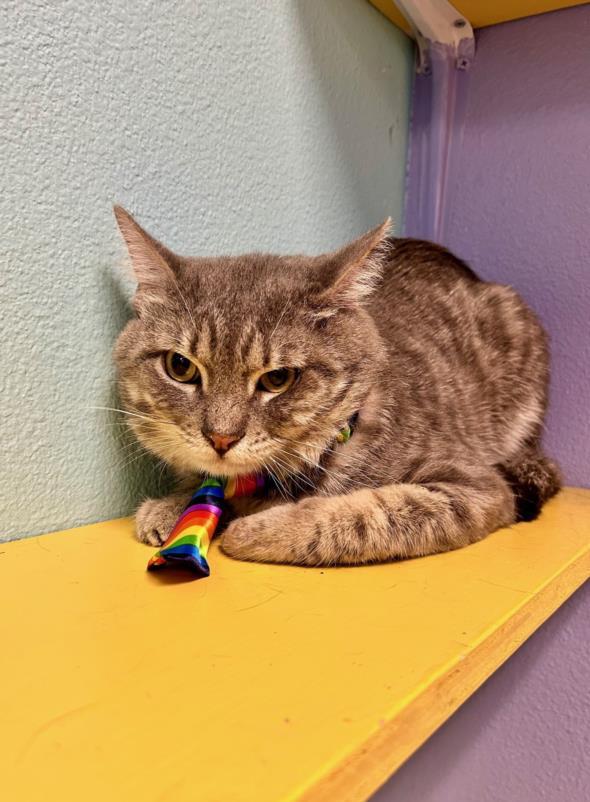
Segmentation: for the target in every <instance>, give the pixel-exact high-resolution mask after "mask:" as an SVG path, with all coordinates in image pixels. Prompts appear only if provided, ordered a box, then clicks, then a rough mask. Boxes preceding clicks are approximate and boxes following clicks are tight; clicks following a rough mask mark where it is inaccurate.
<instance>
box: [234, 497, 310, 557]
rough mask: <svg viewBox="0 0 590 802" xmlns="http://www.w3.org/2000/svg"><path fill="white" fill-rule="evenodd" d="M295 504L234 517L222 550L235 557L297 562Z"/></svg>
mask: <svg viewBox="0 0 590 802" xmlns="http://www.w3.org/2000/svg"><path fill="white" fill-rule="evenodd" d="M294 507H295V505H294V504H283V505H280V506H278V507H274V508H272V509H269V510H265V511H264V512H259V513H255V514H254V515H246V516H245V517H243V518H236V519H235V520H233V521H232V522H231V523H230V524H229V526H228V527H227V529H226V530H225V532H224V533H223V536H222V538H221V550H222V551H224V552H225V553H226V554H227V555H229V556H230V557H233V558H234V559H235V560H248V561H254V562H274V563H287V562H294V561H295V559H294V558H295V554H294V546H295V538H294V534H295V533H294V527H293V515H292V509H291V508H294Z"/></svg>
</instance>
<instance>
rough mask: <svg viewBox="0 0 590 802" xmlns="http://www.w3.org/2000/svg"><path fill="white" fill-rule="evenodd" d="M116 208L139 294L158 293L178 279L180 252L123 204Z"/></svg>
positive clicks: (118, 222)
mask: <svg viewBox="0 0 590 802" xmlns="http://www.w3.org/2000/svg"><path fill="white" fill-rule="evenodd" d="M113 211H114V214H115V218H116V220H117V225H118V226H119V231H120V232H121V234H122V236H123V239H124V240H125V244H126V245H127V250H128V251H129V256H130V257H131V264H132V266H133V272H134V273H135V277H136V279H137V283H138V291H137V295H138V296H139V297H141V296H149V295H155V296H156V297H157V296H158V293H160V292H161V291H162V289H164V288H165V287H166V286H167V285H169V284H170V283H173V282H174V275H175V274H174V265H175V260H176V258H177V257H176V256H175V255H174V254H173V253H172V251H169V250H168V248H166V247H165V246H164V245H162V243H161V242H159V241H158V240H157V239H156V238H155V237H152V236H151V235H150V234H148V233H147V231H145V230H144V229H143V228H142V227H141V226H140V225H139V223H137V222H136V221H135V220H134V219H133V217H132V216H131V215H130V214H129V212H128V211H127V210H126V209H123V207H122V206H114V207H113Z"/></svg>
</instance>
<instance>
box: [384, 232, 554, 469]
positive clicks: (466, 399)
mask: <svg viewBox="0 0 590 802" xmlns="http://www.w3.org/2000/svg"><path fill="white" fill-rule="evenodd" d="M391 246H392V247H391V253H390V255H389V256H388V258H387V262H386V265H385V272H384V280H383V284H382V287H381V291H380V292H377V293H376V294H375V297H374V300H373V304H372V306H371V310H370V311H371V313H372V316H373V318H374V320H375V322H376V323H377V326H378V328H379V331H380V333H381V335H382V337H383V339H384V340H385V342H386V344H387V346H388V349H389V353H390V357H391V376H392V379H391V387H390V391H391V392H398V391H397V390H396V389H395V382H396V379H397V380H399V379H400V378H402V377H403V382H404V384H405V386H406V387H407V388H408V393H409V399H410V401H412V402H413V403H415V404H421V405H422V406H423V407H424V408H426V409H432V408H433V407H437V406H439V405H440V403H441V399H444V400H445V402H446V403H447V404H448V408H449V409H452V410H454V412H455V414H456V415H458V417H459V419H460V426H459V428H460V429H463V430H464V433H465V434H466V435H467V437H466V441H467V442H470V443H474V444H476V443H477V441H478V439H480V437H483V439H484V440H485V451H487V453H489V454H491V453H495V454H496V455H498V454H504V453H508V452H510V451H512V448H513V446H515V445H516V444H517V442H522V439H523V437H524V436H526V435H527V434H531V433H533V431H534V430H535V428H536V425H537V423H538V421H539V420H540V418H541V416H542V413H543V410H544V407H545V396H546V387H547V379H548V351H547V341H546V336H545V333H544V331H543V329H542V327H541V325H540V324H539V321H538V320H537V318H536V316H535V314H534V313H533V312H532V310H531V309H530V308H529V307H528V306H527V305H526V304H525V303H524V301H523V300H522V299H521V298H520V296H519V295H518V293H517V292H516V291H515V290H513V289H512V288H510V287H505V286H502V285H498V284H492V283H489V282H486V281H482V280H480V279H479V278H478V277H477V275H476V274H475V273H474V272H473V270H471V268H470V267H468V265H466V264H465V263H464V262H463V261H461V260H460V259H458V258H457V257H456V256H454V255H453V254H452V253H450V252H449V251H447V250H446V249H444V248H441V247H440V246H438V245H435V244H433V243H430V242H425V241H421V240H412V239H394V240H392V242H391ZM398 386H399V385H398ZM442 428H444V426H443V427H442ZM515 429H516V430H518V431H517V432H516V434H517V436H515Z"/></svg>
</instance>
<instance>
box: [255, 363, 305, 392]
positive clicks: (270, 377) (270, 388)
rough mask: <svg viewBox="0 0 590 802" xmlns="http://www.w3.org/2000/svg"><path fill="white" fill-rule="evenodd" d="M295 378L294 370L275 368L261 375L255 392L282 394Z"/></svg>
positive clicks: (295, 372)
mask: <svg viewBox="0 0 590 802" xmlns="http://www.w3.org/2000/svg"><path fill="white" fill-rule="evenodd" d="M296 378H297V371H296V370H295V368H277V370H269V371H268V373H263V374H262V376H261V377H260V378H259V379H258V384H257V386H256V389H257V390H262V392H264V393H284V392H285V390H288V389H289V387H291V385H292V384H293V382H294V381H295V379H296Z"/></svg>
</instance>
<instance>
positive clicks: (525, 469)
mask: <svg viewBox="0 0 590 802" xmlns="http://www.w3.org/2000/svg"><path fill="white" fill-rule="evenodd" d="M500 470H501V472H502V473H503V475H504V477H505V479H506V481H507V482H508V484H509V485H510V487H511V488H512V492H513V493H514V498H515V501H516V520H517V521H534V520H535V518H536V517H537V516H538V515H539V513H540V512H541V508H542V507H543V504H545V502H546V501H548V500H549V499H550V498H552V497H553V496H554V495H555V494H556V493H557V492H558V491H559V490H560V488H561V486H562V480H561V474H560V471H559V468H558V466H557V465H556V463H555V462H553V461H552V460H550V459H549V458H548V457H546V456H544V454H542V453H541V452H540V451H539V450H538V449H537V448H533V449H530V450H527V451H524V452H523V453H522V454H519V455H518V457H516V458H515V459H514V460H511V462H510V463H509V464H508V465H503V466H501V468H500Z"/></svg>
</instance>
